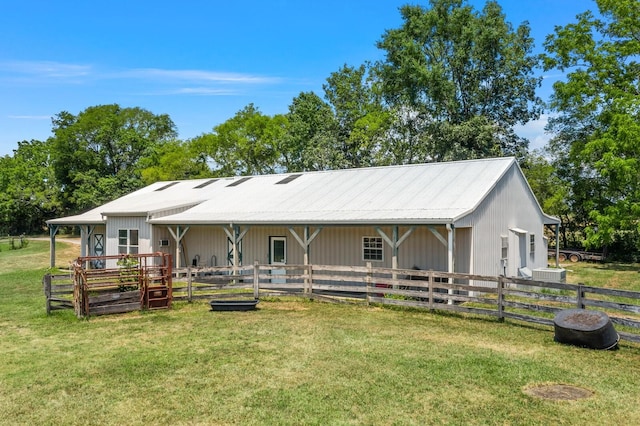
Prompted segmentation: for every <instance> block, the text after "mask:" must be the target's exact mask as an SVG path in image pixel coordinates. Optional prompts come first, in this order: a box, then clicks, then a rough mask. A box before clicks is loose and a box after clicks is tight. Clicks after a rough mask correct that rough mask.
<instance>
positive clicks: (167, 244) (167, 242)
mask: <svg viewBox="0 0 640 426" xmlns="http://www.w3.org/2000/svg"><path fill="white" fill-rule="evenodd" d="M158 245H159V246H160V247H168V246H169V240H160V243H159V244H158Z"/></svg>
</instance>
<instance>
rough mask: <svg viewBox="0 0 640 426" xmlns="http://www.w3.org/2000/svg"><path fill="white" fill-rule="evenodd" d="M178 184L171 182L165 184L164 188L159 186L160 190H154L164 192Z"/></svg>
mask: <svg viewBox="0 0 640 426" xmlns="http://www.w3.org/2000/svg"><path fill="white" fill-rule="evenodd" d="M177 183H178V182H171V183H168V184H166V185H165V186H161V187H160V188H158V189H156V191H164V190H165V189H167V188H169V187H172V186H173V185H175V184H177Z"/></svg>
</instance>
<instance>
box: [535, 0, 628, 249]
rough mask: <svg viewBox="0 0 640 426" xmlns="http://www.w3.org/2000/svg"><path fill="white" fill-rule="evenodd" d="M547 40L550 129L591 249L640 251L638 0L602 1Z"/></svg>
mask: <svg viewBox="0 0 640 426" xmlns="http://www.w3.org/2000/svg"><path fill="white" fill-rule="evenodd" d="M596 4H597V6H598V8H599V12H600V16H598V17H596V16H595V15H594V14H593V13H592V12H591V11H587V12H584V13H582V14H579V15H578V16H577V17H576V20H577V21H576V22H575V23H571V24H569V25H566V26H564V27H556V29H555V33H554V34H552V35H550V36H548V37H547V39H546V41H545V49H546V52H547V55H546V56H545V68H546V69H547V70H549V69H559V70H561V71H563V72H565V73H566V74H567V75H566V80H565V81H558V82H557V83H555V84H554V93H553V96H552V98H551V101H550V105H551V107H552V108H554V109H555V111H556V112H557V114H558V115H557V117H555V118H554V119H552V120H551V121H550V124H549V129H550V130H552V131H553V132H555V134H556V137H555V138H554V139H553V140H552V141H551V147H552V148H553V152H554V153H555V159H554V161H555V165H556V167H557V168H558V170H559V171H560V173H561V174H562V176H563V178H565V179H567V180H568V181H569V182H571V189H572V192H571V194H570V200H569V203H570V205H571V207H572V208H573V209H574V210H575V211H576V212H577V217H578V220H579V221H581V222H582V223H581V224H582V225H583V226H584V228H585V233H586V240H585V243H586V244H587V245H588V246H591V247H602V246H607V245H612V244H620V245H622V246H624V247H627V248H628V247H629V241H633V242H634V244H635V250H636V252H639V251H640V219H639V218H640V63H639V62H638V57H640V1H638V0H596Z"/></svg>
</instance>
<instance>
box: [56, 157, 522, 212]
mask: <svg viewBox="0 0 640 426" xmlns="http://www.w3.org/2000/svg"><path fill="white" fill-rule="evenodd" d="M512 166H515V167H517V163H516V161H515V159H514V158H511V157H507V158H494V159H483V160H468V161H455V162H446V163H427V164H415V165H403V166H388V167H372V168H361V169H347V170H332V171H321V172H305V173H295V174H296V175H300V176H298V177H297V178H295V179H292V180H290V181H289V182H287V183H279V182H282V181H283V179H285V178H286V177H287V176H288V175H293V173H292V174H276V175H262V176H253V177H252V178H250V179H246V177H235V178H222V179H217V180H215V181H213V182H210V181H212V180H213V179H211V178H209V179H198V180H186V181H174V182H156V183H154V184H152V185H149V186H147V187H145V188H142V189H140V190H138V191H135V192H133V193H131V194H128V195H125V196H124V197H121V198H118V199H117V200H114V201H112V202H110V203H107V204H105V205H103V206H100V207H98V208H96V209H93V210H91V211H89V212H87V213H85V214H83V215H77V216H70V217H67V218H60V219H53V220H51V221H49V222H48V223H49V224H68V225H71V224H84V223H104V219H103V216H146V217H147V218H148V221H149V222H150V223H153V224H164V225H205V224H224V225H229V224H289V225H295V224H309V225H314V224H317V225H321V224H327V225H329V224H336V225H340V224H344V225H348V224H373V223H375V224H387V223H388V224H392V223H395V224H438V223H451V222H453V221H455V220H456V219H459V218H461V217H463V216H465V215H466V214H469V213H470V212H472V211H473V210H474V209H475V208H476V207H477V206H478V205H479V204H480V202H481V201H482V200H483V199H484V197H485V196H486V195H487V194H488V193H489V192H490V191H491V189H492V188H493V187H494V186H495V185H496V184H497V182H498V181H499V180H500V179H501V177H502V176H503V175H504V174H505V173H506V172H507V170H508V169H509V168H510V167H512ZM205 182H210V183H209V184H207V185H203V184H204V183H205ZM170 183H172V185H169V184H170ZM177 208H181V209H182V210H183V211H182V212H180V213H176V214H172V215H162V213H161V212H163V211H164V212H166V211H167V210H170V209H177ZM91 221H94V222H91Z"/></svg>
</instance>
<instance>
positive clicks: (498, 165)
mask: <svg viewBox="0 0 640 426" xmlns="http://www.w3.org/2000/svg"><path fill="white" fill-rule="evenodd" d="M48 224H49V227H50V230H51V242H52V262H53V259H55V252H54V247H55V245H54V244H53V243H54V241H55V235H56V232H57V230H58V228H59V227H60V226H80V229H81V236H82V239H83V244H82V254H83V255H113V254H123V253H152V252H159V251H160V252H167V253H171V254H173V255H174V263H175V264H176V266H178V267H182V266H186V265H195V266H223V265H229V264H236V265H239V264H247V263H253V262H255V261H257V262H259V263H264V264H286V263H289V264H307V263H315V264H323V265H365V264H366V263H367V262H371V263H372V264H373V265H374V266H381V267H397V268H406V269H410V268H414V267H415V268H420V269H433V270H439V271H446V272H460V273H472V274H480V275H494V276H495V275H500V274H504V275H507V276H530V275H531V271H532V270H534V269H536V268H544V267H546V266H547V248H548V244H547V239H546V238H545V237H544V232H543V231H544V227H545V225H549V226H551V227H553V228H555V232H556V235H557V232H558V228H559V226H560V221H559V220H558V219H557V218H555V217H551V216H548V215H546V214H545V213H544V212H543V211H542V209H541V208H540V205H539V204H538V202H537V201H536V199H535V196H534V194H533V192H532V191H531V188H530V187H529V185H528V183H527V181H526V179H525V177H524V175H523V173H522V171H521V169H520V167H519V166H518V164H517V162H516V160H515V159H514V158H496V159H483V160H470V161H456V162H448V163H429V164H416V165H404V166H389V167H375V168H362V169H349V170H335V171H323V172H305V173H290V174H281V175H263V176H251V177H230V178H220V179H198V180H185V181H173V182H157V183H154V184H152V185H149V186H147V187H145V188H143V189H140V190H138V191H135V192H133V193H131V194H128V195H126V196H124V197H121V198H119V199H116V200H114V201H112V202H109V203H107V204H104V205H102V206H100V207H98V208H95V209H93V210H91V211H88V212H86V213H84V214H80V215H77V216H70V217H63V218H59V219H53V220H50V221H49V222H48Z"/></svg>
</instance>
